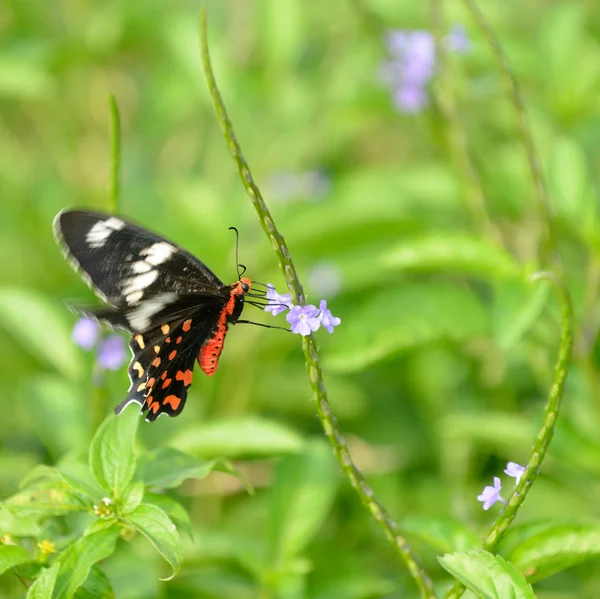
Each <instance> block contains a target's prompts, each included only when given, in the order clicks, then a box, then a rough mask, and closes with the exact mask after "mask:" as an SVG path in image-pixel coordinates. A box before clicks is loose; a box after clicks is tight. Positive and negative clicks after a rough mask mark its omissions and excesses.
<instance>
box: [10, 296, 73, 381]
mask: <svg viewBox="0 0 600 599" xmlns="http://www.w3.org/2000/svg"><path fill="white" fill-rule="evenodd" d="M0 326H2V327H4V328H5V329H6V330H7V331H8V332H9V333H11V334H12V335H13V337H14V338H15V340H16V341H17V342H18V343H20V344H21V345H22V346H23V347H24V348H25V349H27V350H28V351H30V352H31V353H32V354H33V355H34V356H35V357H36V358H37V357H39V358H42V359H43V360H45V361H47V362H48V363H49V364H50V365H51V366H53V367H54V368H56V369H57V370H58V371H59V372H61V373H62V374H64V375H65V376H67V377H69V378H72V379H78V378H80V376H81V374H82V372H83V361H82V358H81V354H80V353H79V351H78V350H77V347H76V346H75V344H74V343H73V342H72V341H71V323H70V322H69V319H68V311H67V309H66V308H64V307H63V306H60V305H59V304H58V303H57V302H56V303H55V302H52V301H51V300H49V299H48V298H46V297H44V296H43V295H40V294H37V293H34V292H32V291H28V290H26V289H13V288H8V287H5V288H3V289H0Z"/></svg>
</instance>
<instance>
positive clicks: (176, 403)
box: [164, 395, 181, 410]
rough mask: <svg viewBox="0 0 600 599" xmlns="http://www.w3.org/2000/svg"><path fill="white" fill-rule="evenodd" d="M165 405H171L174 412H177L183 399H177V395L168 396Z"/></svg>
mask: <svg viewBox="0 0 600 599" xmlns="http://www.w3.org/2000/svg"><path fill="white" fill-rule="evenodd" d="M164 403H165V404H169V405H170V406H171V407H172V408H173V409H174V410H176V409H177V408H178V407H179V404H180V403H181V399H180V398H179V397H177V395H167V397H165V400H164Z"/></svg>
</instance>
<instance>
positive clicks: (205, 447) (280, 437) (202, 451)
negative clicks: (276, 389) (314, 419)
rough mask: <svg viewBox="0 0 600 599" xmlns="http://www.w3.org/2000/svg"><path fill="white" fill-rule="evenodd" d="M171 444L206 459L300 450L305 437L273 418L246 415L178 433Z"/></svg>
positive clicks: (197, 425)
mask: <svg viewBox="0 0 600 599" xmlns="http://www.w3.org/2000/svg"><path fill="white" fill-rule="evenodd" d="M170 445H173V446H174V447H175V448H177V449H180V450H182V451H184V452H189V453H192V454H194V455H197V456H200V457H205V458H213V457H217V456H226V457H228V458H235V457H240V456H271V455H280V454H285V453H296V452H298V451H299V450H300V449H301V447H302V437H301V436H300V435H299V434H298V433H297V432H296V431H294V430H292V429H291V428H289V427H287V426H285V425H284V424H280V423H278V422H275V421H273V420H267V419H265V418H258V417H255V416H244V417H240V418H235V419H234V418H232V419H227V420H213V421H211V422H205V423H202V424H196V425H194V426H193V427H190V428H188V429H186V430H184V431H182V432H181V433H179V434H177V435H176V436H175V437H174V438H173V439H172V441H171V442H170Z"/></svg>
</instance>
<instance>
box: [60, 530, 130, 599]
mask: <svg viewBox="0 0 600 599" xmlns="http://www.w3.org/2000/svg"><path fill="white" fill-rule="evenodd" d="M119 533H120V529H119V528H116V527H115V528H108V529H105V530H101V531H98V532H94V533H92V534H90V535H87V536H84V537H81V538H80V539H77V540H76V541H75V542H73V543H71V544H70V545H69V546H68V547H67V548H66V549H65V550H64V551H63V552H62V553H61V554H60V556H59V557H58V558H57V561H58V563H59V564H60V570H59V573H58V578H57V581H56V586H55V590H54V593H55V599H71V597H73V595H74V594H75V591H76V590H77V589H78V588H79V587H80V586H81V585H82V584H83V583H84V582H85V580H86V579H87V577H88V575H89V573H90V570H91V569H92V566H93V565H94V564H96V563H97V562H99V561H101V560H103V559H106V558H107V557H108V556H110V555H112V554H113V552H114V550H115V545H116V542H117V539H118V537H119Z"/></svg>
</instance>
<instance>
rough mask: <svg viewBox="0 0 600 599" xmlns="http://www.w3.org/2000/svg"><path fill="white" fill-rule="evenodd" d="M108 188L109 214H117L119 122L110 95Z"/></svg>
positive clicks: (113, 99) (119, 155)
mask: <svg viewBox="0 0 600 599" xmlns="http://www.w3.org/2000/svg"><path fill="white" fill-rule="evenodd" d="M108 102H109V106H110V147H111V167H110V187H109V194H108V209H109V212H113V213H117V212H119V179H120V170H121V120H120V118H119V107H118V106H117V101H116V100H115V97H114V95H113V94H110V96H109V99H108Z"/></svg>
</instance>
